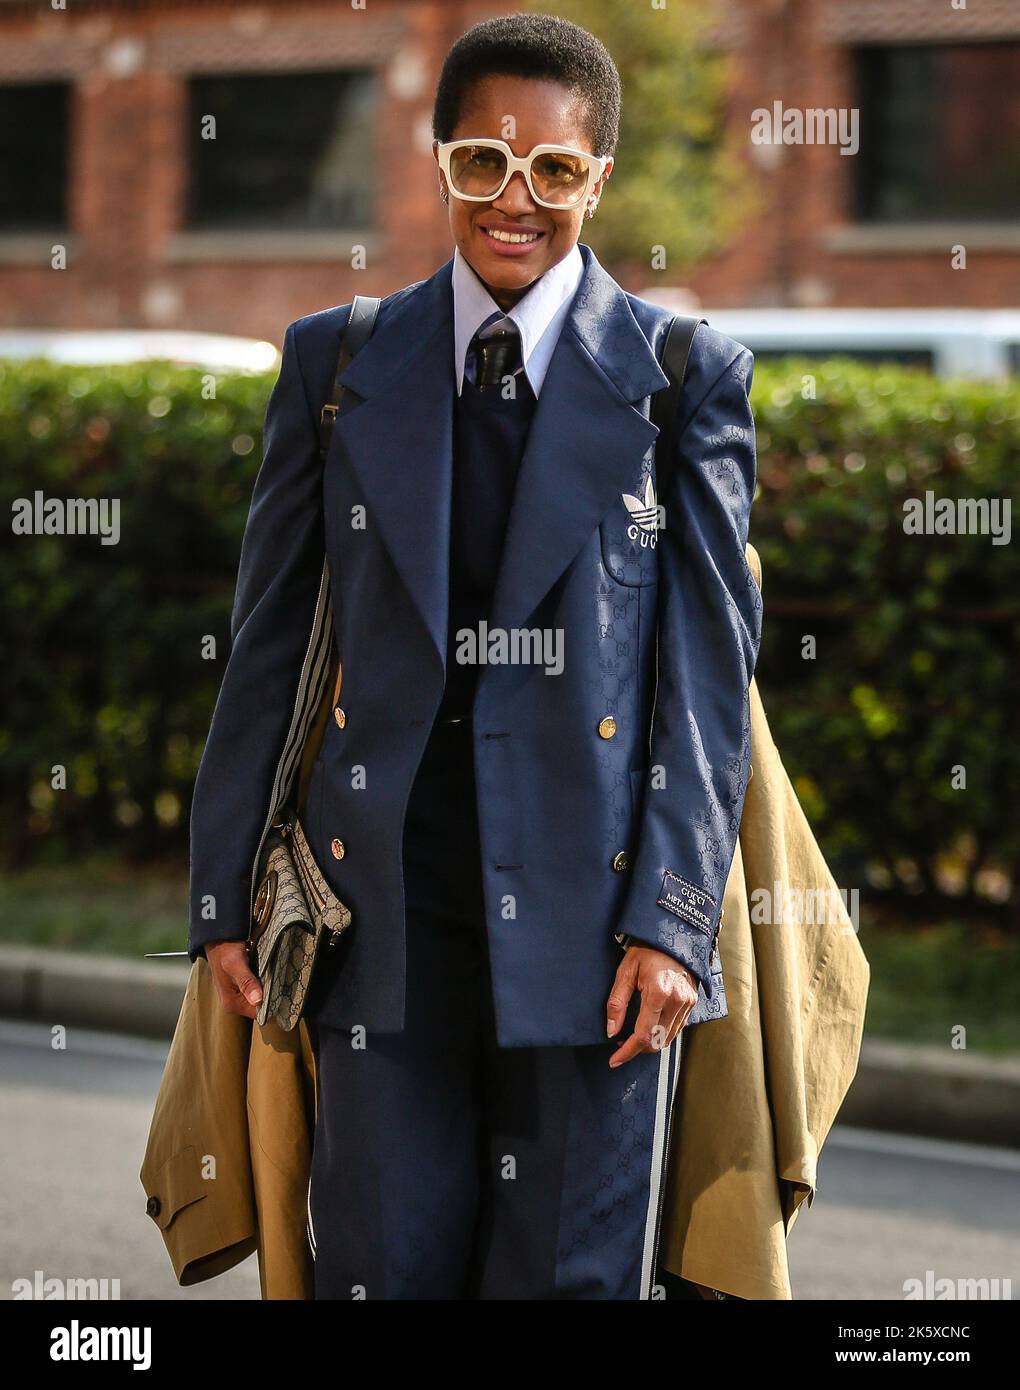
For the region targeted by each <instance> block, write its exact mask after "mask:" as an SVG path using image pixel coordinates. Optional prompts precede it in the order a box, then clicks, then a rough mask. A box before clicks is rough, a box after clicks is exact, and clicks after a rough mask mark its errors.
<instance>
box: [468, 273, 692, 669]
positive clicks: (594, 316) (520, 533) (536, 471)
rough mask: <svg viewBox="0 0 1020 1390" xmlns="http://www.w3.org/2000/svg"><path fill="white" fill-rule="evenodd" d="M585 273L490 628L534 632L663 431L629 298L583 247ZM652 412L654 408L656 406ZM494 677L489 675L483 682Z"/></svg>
mask: <svg viewBox="0 0 1020 1390" xmlns="http://www.w3.org/2000/svg"><path fill="white" fill-rule="evenodd" d="M580 250H581V254H582V257H583V259H584V273H583V275H582V277H581V282H580V284H579V286H578V289H577V293H576V295H575V297H574V299H573V302H572V303H571V306H570V309H569V311H568V314H567V317H566V320H565V321H564V324H563V329H562V332H561V334H560V337H559V340H558V342H557V344H556V348H555V350H554V352H553V355H552V358H551V360H550V362H549V368H548V371H547V373H546V377H545V380H544V382H543V383H542V388H541V391H540V392H539V396H538V403H537V405H536V407H535V413H534V415H533V417H532V422H531V428H530V430H529V432H528V441H527V444H526V446H525V450H524V456H523V458H522V459H521V465H520V469H519V471H518V475H517V485H516V488H515V491H514V498H513V504H512V506H511V509H510V517H509V521H508V523H507V531H506V537H505V540H504V543H503V554H502V557H501V560H500V568H499V575H498V579H497V583H496V592H495V596H494V599H493V605H492V612H491V614H490V617H489V626H490V627H493V628H495V627H499V628H505V629H509V628H512V627H519V626H524V625H526V624H527V620H528V618H529V616H530V615H531V613H532V612H533V611H534V609H535V607H536V605H537V604H538V603H540V602H541V600H542V599H543V598H544V597H545V595H546V594H547V593H548V592H549V590H550V589H551V588H552V586H553V584H555V583H556V581H557V579H559V577H560V575H562V574H563V572H564V570H565V569H566V568H567V566H568V565H569V564H570V563H571V561H572V560H573V559H574V557H575V556H576V555H577V553H578V551H579V550H580V549H581V547H582V546H583V545H584V543H585V541H586V540H587V539H588V537H589V536H590V535H591V533H592V532H593V531H594V530H595V528H596V527H597V526H598V524H599V522H600V521H601V520H602V518H603V517H604V516H605V514H606V512H607V511H608V510H609V508H610V507H611V506H612V503H613V500H614V498H616V499H619V497H620V495H621V494H622V493H624V492H630V491H632V490H633V488H634V485H635V483H636V482H637V480H638V479H639V477H640V466H641V460H642V459H643V457H644V455H645V453H646V452H647V450H648V448H649V446H650V445H651V444H652V442H653V441H654V439H655V437H656V435H657V434H658V430H657V428H656V427H655V425H653V424H652V423H651V421H650V420H649V419H648V416H647V414H646V413H643V412H642V410H641V409H640V408H639V406H638V405H635V404H634V402H639V403H640V402H642V401H643V399H644V398H645V397H647V396H648V394H649V393H650V392H652V391H657V390H658V389H659V388H660V387H662V386H665V385H666V384H667V378H666V376H665V373H664V372H663V371H662V368H661V367H660V366H659V364H658V361H657V360H656V357H655V353H654V352H653V351H652V348H651V347H650V345H649V343H648V340H647V338H646V337H645V335H644V333H643V332H642V331H641V327H640V325H639V324H638V322H637V320H636V319H635V317H634V315H633V313H632V312H631V308H630V305H629V303H628V302H627V297H626V295H625V294H624V293H623V291H622V290H621V289H620V287H619V285H617V283H616V281H615V280H613V278H612V277H611V276H610V275H608V274H607V273H606V272H605V271H604V270H603V268H602V266H601V265H600V264H599V262H598V260H597V259H596V257H595V253H594V252H593V251H592V249H591V247H589V246H585V245H582V246H581V248H580ZM646 410H647V406H646ZM486 674H487V672H486V670H485V669H483V671H482V673H481V679H482V680H484V679H485V676H486Z"/></svg>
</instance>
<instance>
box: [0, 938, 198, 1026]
mask: <svg viewBox="0 0 1020 1390" xmlns="http://www.w3.org/2000/svg"><path fill="white" fill-rule="evenodd" d="M190 970H191V966H190V965H189V964H188V962H187V961H183V962H179V961H146V960H141V961H133V960H123V959H121V958H120V957H118V956H91V955H81V954H76V953H72V952H70V951H55V950H45V949H41V948H35V947H30V946H24V947H22V946H3V947H0V1014H2V1015H4V1016H5V1017H7V1018H26V1019H33V1020H35V1021H36V1022H40V1023H49V1024H51V1025H53V1026H56V1025H58V1024H63V1025H65V1026H71V1027H78V1028H99V1029H102V1030H103V1031H105V1032H108V1033H134V1034H136V1035H137V1036H140V1037H144V1038H160V1039H164V1040H166V1039H169V1038H170V1037H172V1036H173V1031H174V1026H175V1024H176V1023H177V1015H178V1014H179V1013H180V1011H181V1001H182V999H183V998H184V987H185V985H186V984H187V981H188V975H189V973H190Z"/></svg>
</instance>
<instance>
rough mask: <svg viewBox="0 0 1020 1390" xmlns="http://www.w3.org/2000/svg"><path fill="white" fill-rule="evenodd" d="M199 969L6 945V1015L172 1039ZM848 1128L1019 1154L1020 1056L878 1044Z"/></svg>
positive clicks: (845, 1116) (871, 1043)
mask: <svg viewBox="0 0 1020 1390" xmlns="http://www.w3.org/2000/svg"><path fill="white" fill-rule="evenodd" d="M190 970H191V967H190V965H189V964H188V963H187V961H181V962H178V961H131V960H123V959H120V958H119V957H114V956H92V955H81V954H72V953H71V952H65V951H57V950H46V949H41V948H37V947H28V946H26V947H20V946H3V947H0V1015H3V1016H6V1017H8V1018H22V1019H32V1020H34V1021H36V1022H40V1023H48V1024H50V1025H57V1024H63V1025H65V1026H76V1027H79V1028H98V1029H101V1030H103V1031H105V1032H113V1033H131V1034H134V1035H136V1036H140V1037H147V1038H159V1039H161V1040H164V1041H168V1040H169V1039H170V1037H171V1036H172V1035H173V1030H174V1025H175V1024H176V1022H177V1016H178V1014H179V1012H180V1007H181V1000H182V998H183V995H184V988H185V985H186V983H187V979H188V975H189V973H190ZM839 1120H840V1123H841V1124H846V1125H856V1126H859V1127H861V1128H866V1129H877V1130H890V1131H893V1132H895V1133H898V1134H917V1135H927V1136H930V1137H932V1138H937V1139H958V1140H963V1141H965V1142H969V1143H975V1144H994V1145H999V1146H1004V1147H1009V1148H1017V1149H1020V1057H1012V1056H1011V1057H1005V1058H995V1057H983V1056H975V1055H974V1054H972V1053H966V1052H954V1051H953V1050H952V1049H951V1048H948V1047H946V1048H941V1047H931V1046H918V1045H916V1044H912V1043H899V1042H888V1041H885V1040H882V1039H877V1038H869V1039H866V1040H865V1042H864V1046H863V1047H862V1049H861V1059H860V1063H859V1065H858V1068H857V1076H856V1078H855V1080H854V1083H853V1085H852V1087H851V1088H850V1093H849V1095H848V1096H847V1098H846V1100H845V1101H844V1103H843V1106H842V1108H841V1110H840V1112H839Z"/></svg>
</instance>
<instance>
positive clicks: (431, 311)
mask: <svg viewBox="0 0 1020 1390" xmlns="http://www.w3.org/2000/svg"><path fill="white" fill-rule="evenodd" d="M452 272H453V258H452V257H451V258H450V260H448V261H447V262H446V264H445V265H443V266H440V268H439V269H438V270H437V271H436V272H435V274H434V275H432V276H430V278H429V279H428V280H423V281H421V282H420V283H419V284H417V285H414V286H412V287H411V288H410V289H409V290H407V291H406V292H405V294H404V295H403V297H402V298H401V299H399V300H398V302H397V303H396V304H394V305H393V306H392V308H390V310H389V312H388V313H386V314H385V315H383V316H381V317H380V320H379V323H378V326H377V327H376V329H375V331H374V332H373V334H372V336H371V338H369V340H368V342H367V343H366V344H365V346H364V347H363V348H362V349H361V350H360V351H359V353H358V354H357V356H356V357H355V358H354V359H353V361H351V362H349V363H348V365H347V367H346V368H345V369H344V371H343V372H341V374H340V380H341V382H342V383H343V385H344V387H345V392H344V399H343V402H342V409H341V412H340V414H339V416H338V417H337V421H336V425H335V427H334V431H333V433H334V435H336V436H338V437H339V438H340V439H341V440H342V441H343V446H344V448H345V449H346V451H347V454H348V457H349V459H350V464H351V467H352V468H353V470H354V472H355V474H356V475H357V477H358V480H359V482H360V484H361V488H362V491H363V492H364V495H365V498H366V505H367V509H368V525H369V526H370V527H372V526H377V527H378V528H379V531H380V533H381V535H382V539H383V541H384V543H385V545H386V548H387V550H388V551H389V554H390V556H391V558H392V560H393V563H394V565H395V566H396V568H397V571H398V573H399V574H400V576H401V578H402V579H403V581H404V583H405V584H406V586H407V588H408V590H409V592H410V594H411V597H412V598H413V600H414V602H415V604H416V606H417V608H418V611H419V613H420V614H421V617H422V620H423V621H424V623H425V625H426V627H427V628H428V630H429V632H430V633H431V635H432V640H433V642H434V643H435V645H436V650H437V651H438V653H439V656H440V659H441V660H442V661H444V669H445V654H446V623H447V608H448V602H449V567H450V561H449V557H450V505H451V483H452V478H453V403H454V395H455V391H456V387H455V384H454V379H453V286H452V283H451V276H452ZM351 392H356V393H357V395H358V396H359V397H360V398H361V399H360V400H359V401H353V400H352V398H351V395H350V393H351Z"/></svg>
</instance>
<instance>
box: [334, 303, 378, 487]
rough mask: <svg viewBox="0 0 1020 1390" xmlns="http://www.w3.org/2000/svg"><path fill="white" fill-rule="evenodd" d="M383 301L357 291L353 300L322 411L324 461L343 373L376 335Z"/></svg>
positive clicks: (337, 404)
mask: <svg viewBox="0 0 1020 1390" xmlns="http://www.w3.org/2000/svg"><path fill="white" fill-rule="evenodd" d="M381 303H382V300H380V299H375V298H374V297H373V296H371V295H367V294H356V295H355V296H354V298H353V300H352V301H351V312H350V314H349V316H348V319H347V325H346V327H345V328H344V335H343V338H342V339H341V340H340V355H339V356H338V357H337V359H336V370H335V371H334V373H333V390H332V391H331V393H330V398H329V401H328V403H327V404H326V405H324V406H323V407H322V412H321V414H320V415H319V457H320V458H321V459H322V461H323V463H325V461H326V454H327V452H328V451H329V441H330V439H331V437H332V434H333V423H334V421H335V420H336V417H337V413H338V411H339V409H340V398H341V396H342V395H343V393H344V388H343V382H342V381H341V380H340V373H341V372H342V371H343V370H344V368H345V367H346V366H347V364H348V362H350V360H351V358H352V357H353V356H354V354H355V353H356V352H357V351H358V350H359V348H363V347H364V346H365V344H366V343H367V342H368V340H369V338H370V337H371V336H372V329H373V328H374V327H375V320H376V317H377V315H378V313H379V305H380V304H381Z"/></svg>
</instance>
